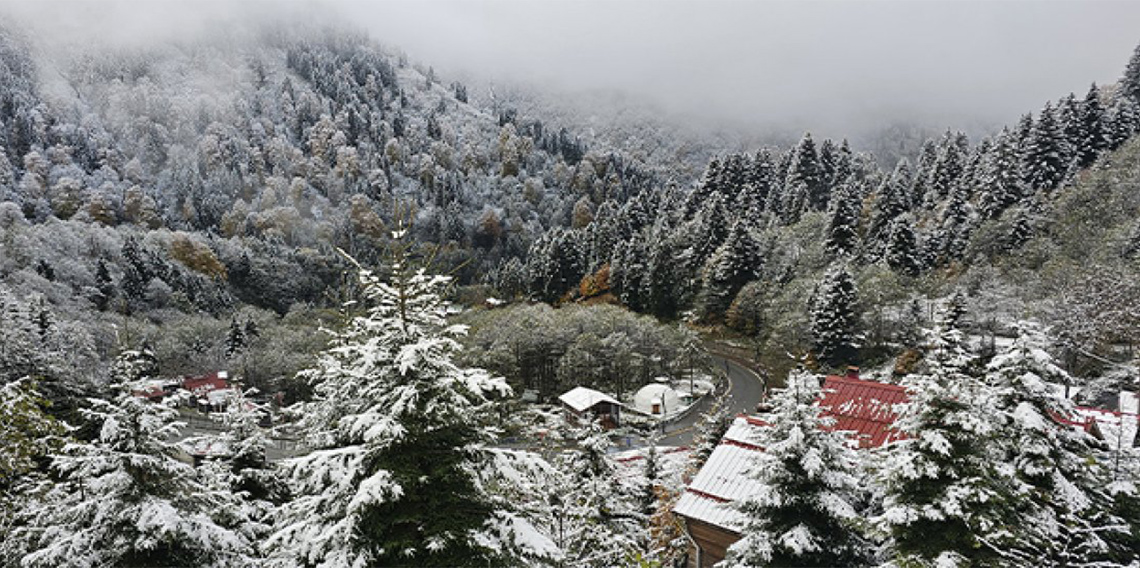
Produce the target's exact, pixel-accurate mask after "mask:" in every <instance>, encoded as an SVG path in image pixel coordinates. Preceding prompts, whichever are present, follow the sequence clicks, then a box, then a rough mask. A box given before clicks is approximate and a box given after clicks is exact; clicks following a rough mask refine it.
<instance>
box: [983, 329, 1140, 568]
mask: <svg viewBox="0 0 1140 568" xmlns="http://www.w3.org/2000/svg"><path fill="white" fill-rule="evenodd" d="M1015 329H1016V333H1017V337H1016V339H1015V340H1014V342H1013V343H1012V344H1011V345H1009V346H1008V347H1005V348H1004V349H1003V350H1002V351H1001V352H999V353H998V354H997V355H996V356H995V357H994V358H993V359H992V360H991V361H990V363H989V364H988V365H987V367H986V379H985V380H986V382H987V383H988V384H989V386H990V387H991V388H992V389H994V391H995V394H996V402H997V408H996V410H997V411H998V412H1000V413H1001V414H1002V416H1003V422H1004V426H1003V427H1002V429H1001V432H1000V433H1001V435H1000V436H998V437H997V438H996V440H995V441H996V443H998V444H999V445H1000V448H1001V453H1000V454H999V459H1000V460H1001V463H1004V464H1008V466H1009V467H1010V468H1012V470H1013V472H1014V475H1015V476H1016V479H1017V481H1018V482H1019V487H1018V498H1019V499H1021V500H1022V501H1023V503H1022V504H1023V507H1021V508H1020V509H1021V511H1022V515H1023V518H1022V519H1021V522H1020V523H1018V525H1019V526H1020V527H1022V528H1023V529H1024V536H1023V537H1022V538H1019V539H1017V541H1016V543H1014V546H1013V550H1011V551H1010V552H1011V553H1012V552H1013V551H1014V550H1016V553H1017V554H1018V558H1017V560H1018V561H1020V562H1024V563H1026V564H1028V565H1035V566H1036V565H1073V564H1079V563H1087V562H1094V561H1108V560H1109V558H1110V554H1109V553H1110V549H1109V545H1108V542H1107V540H1106V538H1107V537H1109V536H1110V535H1111V533H1121V532H1124V531H1122V520H1121V519H1116V518H1113V516H1112V515H1111V514H1110V511H1111V509H1112V496H1111V495H1110V494H1109V492H1108V485H1109V482H1110V475H1109V472H1108V470H1107V469H1106V468H1105V467H1104V464H1103V463H1101V462H1099V461H1098V460H1097V455H1096V453H1095V452H1094V450H1093V448H1092V447H1091V446H1090V444H1091V443H1092V438H1091V436H1090V435H1089V434H1088V433H1087V432H1085V431H1083V430H1081V429H1079V427H1075V426H1074V425H1073V424H1072V422H1075V421H1076V420H1075V419H1077V413H1076V408H1075V407H1074V405H1073V403H1072V401H1070V400H1069V399H1067V398H1065V397H1064V395H1063V394H1061V392H1062V391H1060V390H1059V389H1058V387H1060V386H1061V385H1067V384H1070V383H1072V381H1073V379H1072V377H1070V376H1069V374H1068V373H1067V372H1065V371H1064V370H1063V369H1062V368H1061V367H1060V366H1059V365H1057V363H1056V362H1055V361H1054V360H1053V357H1052V356H1051V355H1050V354H1049V352H1048V351H1047V350H1046V349H1047V347H1048V344H1049V341H1048V339H1047V338H1046V336H1045V334H1044V332H1043V331H1042V330H1041V328H1040V327H1039V326H1038V325H1037V324H1036V323H1034V322H1027V321H1023V322H1018V324H1016V326H1015ZM1050 383H1052V385H1051V384H1050ZM1133 522H1135V521H1133Z"/></svg>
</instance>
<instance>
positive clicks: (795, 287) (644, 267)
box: [494, 54, 1140, 375]
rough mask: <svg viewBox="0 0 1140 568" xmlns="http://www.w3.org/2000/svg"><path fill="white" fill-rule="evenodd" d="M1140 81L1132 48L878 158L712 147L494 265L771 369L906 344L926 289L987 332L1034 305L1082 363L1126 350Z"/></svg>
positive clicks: (528, 282)
mask: <svg viewBox="0 0 1140 568" xmlns="http://www.w3.org/2000/svg"><path fill="white" fill-rule="evenodd" d="M1138 84H1140V54H1138V55H1136V56H1134V57H1133V60H1132V63H1131V64H1130V65H1129V68H1128V69H1127V70H1126V71H1125V76H1124V78H1123V80H1122V81H1121V82H1120V83H1119V84H1117V85H1114V86H1110V87H1108V88H1101V87H1098V86H1097V85H1092V86H1091V87H1090V89H1089V90H1088V92H1087V93H1086V94H1084V95H1083V96H1078V95H1075V94H1070V95H1068V96H1066V97H1064V98H1062V99H1060V100H1059V101H1057V102H1049V103H1046V104H1045V106H1044V108H1043V109H1041V110H1040V111H1039V112H1037V113H1030V114H1025V115H1024V116H1022V117H1021V119H1020V120H1019V121H1018V122H1017V123H1016V124H1015V125H1011V126H1009V127H1006V128H1003V129H1001V130H1000V132H997V133H996V134H994V135H993V136H990V137H985V138H983V139H981V140H980V141H977V142H976V143H971V141H970V140H969V139H968V137H967V136H966V135H965V134H963V133H961V132H951V131H947V132H946V133H945V134H944V135H942V136H940V137H938V138H936V139H930V140H927V141H926V142H925V143H924V144H923V146H922V150H921V152H920V153H919V155H918V156H916V157H915V159H914V160H911V159H908V158H905V157H904V158H902V159H900V160H898V162H897V164H896V165H895V166H894V167H893V168H892V169H882V168H880V167H879V166H878V164H877V162H876V160H875V159H874V157H873V156H870V155H867V154H860V153H856V152H855V151H853V150H852V149H851V148H850V146H849V144H848V143H847V141H845V140H844V141H840V142H835V141H832V140H823V141H818V140H814V139H813V138H812V137H811V135H810V134H805V135H804V136H803V138H802V139H801V140H800V142H799V143H798V144H796V145H795V146H794V147H792V148H788V149H786V150H781V149H779V148H761V149H759V150H758V151H756V152H755V153H728V154H723V155H721V156H718V157H717V158H714V159H713V160H711V161H710V162H709V164H708V166H707V169H706V171H705V173H704V176H703V179H702V180H700V181H699V182H698V183H697V184H696V185H695V187H694V188H692V189H691V190H689V189H688V188H684V187H679V186H670V185H666V186H665V187H664V188H661V189H658V190H657V191H653V192H642V193H639V194H637V195H635V196H634V197H633V198H631V199H629V200H626V201H625V202H621V201H618V200H608V201H605V202H603V203H601V204H600V205H599V206H598V208H597V210H596V211H595V212H594V217H593V220H592V222H591V223H590V224H589V225H588V226H586V227H585V228H582V229H573V228H571V229H564V228H555V229H553V230H551V231H550V232H548V233H547V235H546V236H545V237H544V238H542V239H540V240H539V241H538V242H537V243H536V245H535V246H534V247H533V248H532V249H531V251H530V254H529V255H528V258H527V263H526V265H525V266H522V265H515V264H514V263H513V261H512V262H510V263H506V264H504V265H503V266H502V267H501V268H500V270H499V271H498V272H497V273H496V274H495V278H494V282H495V284H496V286H497V287H498V288H499V289H500V290H502V291H504V292H505V293H508V294H509V293H528V294H531V295H536V296H538V297H540V298H543V299H546V300H548V301H553V300H556V299H559V298H574V297H578V296H591V295H597V294H600V293H605V292H612V293H614V294H615V295H616V297H617V298H618V299H619V300H620V301H621V302H622V303H623V304H625V305H627V306H629V307H631V308H633V309H635V310H638V311H644V312H649V313H653V314H656V315H658V316H660V317H663V318H675V317H679V316H682V315H685V314H688V315H689V316H690V317H691V318H692V319H695V320H698V321H705V322H709V323H714V324H719V323H723V324H726V325H727V326H729V327H731V328H735V329H737V330H739V331H741V332H743V333H745V334H747V335H751V336H755V338H756V346H757V350H758V353H766V355H763V357H764V358H765V359H766V362H767V363H768V364H769V365H771V366H772V367H773V368H775V369H778V370H780V369H783V368H786V367H787V366H790V365H792V364H793V362H794V359H793V358H789V357H787V354H789V353H791V354H804V353H807V352H811V353H812V354H813V355H814V356H816V357H819V358H821V359H822V361H821V362H822V363H823V364H824V365H825V366H832V367H834V366H841V365H845V364H849V363H859V362H864V363H873V364H874V363H880V362H882V361H883V360H884V356H888V355H894V354H898V353H899V352H900V351H902V350H905V349H907V348H911V347H915V346H916V343H917V341H918V338H917V336H916V335H915V333H916V330H917V329H918V328H919V327H921V326H923V325H925V324H928V323H929V320H930V314H931V305H932V304H931V301H932V300H934V299H938V298H946V297H949V296H950V295H953V294H954V293H955V291H961V292H963V293H964V294H965V297H966V298H968V300H967V301H966V304H967V305H965V306H963V309H965V310H966V312H967V314H968V315H969V321H970V322H971V324H972V329H973V331H974V332H975V333H977V334H979V335H983V334H984V335H987V336H989V339H990V341H991V342H992V341H993V336H994V335H995V334H1000V333H1001V332H1002V331H1003V326H1004V325H1005V324H1006V323H1008V322H1010V321H1012V320H1013V319H1016V318H1017V317H1034V318H1038V319H1041V320H1043V321H1045V322H1047V323H1049V324H1051V325H1052V326H1054V328H1055V335H1057V339H1058V345H1057V348H1058V350H1062V351H1065V353H1066V360H1067V361H1068V363H1069V365H1070V366H1071V370H1073V371H1075V372H1079V373H1082V374H1094V375H1095V374H1096V373H1099V372H1100V371H1103V370H1105V368H1106V366H1105V364H1104V363H1105V361H1104V359H1103V358H1104V357H1106V356H1107V357H1109V358H1110V359H1112V360H1118V359H1120V358H1121V357H1122V356H1123V357H1124V358H1127V357H1130V356H1131V351H1130V346H1129V345H1120V344H1121V343H1122V342H1127V341H1128V338H1127V333H1125V332H1124V330H1127V329H1130V328H1133V327H1134V325H1135V319H1134V318H1135V315H1134V313H1133V312H1134V308H1132V307H1131V306H1135V305H1136V296H1135V290H1136V285H1135V284H1134V283H1135V282H1136V280H1137V269H1138V267H1137V265H1136V262H1135V259H1136V253H1135V249H1136V248H1137V246H1138V243H1137V238H1140V224H1138V222H1137V213H1138V210H1137V207H1136V203H1135V199H1136V197H1135V190H1136V183H1137V180H1136V171H1135V166H1136V152H1137V149H1136V148H1135V146H1134V144H1133V143H1130V142H1129V141H1130V140H1131V139H1132V138H1133V137H1134V134H1135V133H1136V130H1137V127H1138V118H1137V101H1138V99H1137V96H1138V89H1137V87H1136V85H1138ZM1121 347H1124V348H1126V350H1127V353H1126V354H1120V353H1115V352H1114V351H1118V350H1119V348H1121Z"/></svg>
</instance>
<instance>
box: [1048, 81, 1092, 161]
mask: <svg viewBox="0 0 1140 568" xmlns="http://www.w3.org/2000/svg"><path fill="white" fill-rule="evenodd" d="M1054 112H1055V113H1056V115H1057V122H1058V126H1059V127H1060V130H1061V138H1062V139H1063V140H1064V142H1065V143H1064V144H1063V148H1064V149H1065V163H1066V164H1068V166H1069V173H1070V174H1071V173H1072V172H1075V171H1076V170H1077V169H1078V168H1079V167H1080V163H1079V162H1080V155H1081V150H1080V148H1081V146H1082V145H1083V144H1084V143H1085V139H1086V138H1087V137H1088V133H1087V131H1086V130H1085V123H1084V122H1083V121H1082V120H1081V119H1082V116H1083V114H1084V100H1083V99H1082V100H1079V101H1078V100H1077V96H1076V95H1075V94H1074V93H1069V94H1068V95H1065V96H1064V97H1063V98H1061V100H1060V102H1058V103H1057V110H1056V111H1054Z"/></svg>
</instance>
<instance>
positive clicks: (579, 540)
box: [551, 422, 644, 568]
mask: <svg viewBox="0 0 1140 568" xmlns="http://www.w3.org/2000/svg"><path fill="white" fill-rule="evenodd" d="M574 437H575V440H576V446H577V447H576V449H573V450H570V451H567V452H564V453H563V454H562V456H560V458H559V460H558V465H557V469H558V470H559V471H560V472H562V479H561V480H560V483H559V486H558V488H557V489H556V491H555V494H554V497H553V498H552V499H551V501H552V504H553V505H554V507H553V508H554V514H555V516H556V519H555V522H557V523H558V524H559V525H560V526H559V527H558V528H557V529H556V530H555V531H552V532H553V533H554V534H555V542H556V543H557V544H558V546H559V548H561V549H562V550H563V552H564V553H565V561H566V562H567V563H568V565H570V566H589V567H597V568H606V567H609V566H617V565H620V564H622V563H623V561H625V560H626V559H627V557H628V556H630V555H631V554H632V553H633V552H634V551H635V550H637V548H638V545H639V542H638V540H639V538H638V537H639V534H640V532H641V527H640V523H641V522H642V521H643V520H644V515H642V514H641V513H640V512H638V511H637V509H638V494H637V491H636V488H633V487H629V486H626V485H624V484H623V483H622V482H621V480H620V479H619V476H618V475H617V471H616V465H615V464H614V461H613V458H611V457H610V456H609V450H610V448H611V447H612V446H613V444H612V442H611V441H610V439H609V434H608V433H607V432H606V430H605V429H604V428H602V426H601V425H600V424H599V423H597V422H592V423H590V424H587V425H586V426H584V427H583V428H581V429H579V430H578V431H576V432H575V433H574Z"/></svg>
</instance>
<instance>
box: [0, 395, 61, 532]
mask: <svg viewBox="0 0 1140 568" xmlns="http://www.w3.org/2000/svg"><path fill="white" fill-rule="evenodd" d="M50 405H51V403H49V402H48V401H47V400H46V399H45V398H44V397H43V395H41V394H40V393H39V391H38V390H37V389H36V384H35V381H33V380H32V379H31V378H28V377H24V378H22V379H18V380H15V381H12V382H9V383H4V384H2V385H0V496H3V499H2V501H3V502H4V503H5V504H6V503H8V502H9V501H8V499H13V498H14V496H13V495H12V494H11V492H13V491H16V490H19V489H20V487H19V486H20V485H21V484H23V483H26V482H28V481H29V480H26V479H24V478H25V476H27V475H29V474H31V473H33V472H35V471H36V470H38V469H39V468H40V466H41V465H42V463H43V462H44V461H45V460H46V459H47V458H48V456H49V455H51V454H52V453H54V452H55V451H56V450H58V449H59V448H60V447H61V446H62V445H63V442H64V436H65V434H66V433H67V426H66V425H65V424H63V423H61V422H59V421H58V420H56V419H55V418H54V417H52V416H51V415H50V414H48V412H47V411H48V409H49V407H50ZM10 512H11V511H7V510H6V508H5V507H4V505H0V526H2V524H3V519H5V518H6V516H7V515H6V514H7V513H10Z"/></svg>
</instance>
